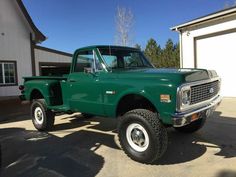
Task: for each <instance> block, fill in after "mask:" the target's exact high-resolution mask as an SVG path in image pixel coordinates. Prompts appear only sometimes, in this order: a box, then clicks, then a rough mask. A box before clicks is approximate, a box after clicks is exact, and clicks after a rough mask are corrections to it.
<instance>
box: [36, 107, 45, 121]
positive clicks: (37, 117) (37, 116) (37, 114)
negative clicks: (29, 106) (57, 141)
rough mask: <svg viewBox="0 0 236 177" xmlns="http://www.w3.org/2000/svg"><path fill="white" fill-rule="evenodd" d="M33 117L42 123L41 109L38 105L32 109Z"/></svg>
mask: <svg viewBox="0 0 236 177" xmlns="http://www.w3.org/2000/svg"><path fill="white" fill-rule="evenodd" d="M34 118H35V120H36V122H37V123H38V124H42V123H43V118H44V117H43V111H42V109H41V108H40V107H36V108H35V110H34Z"/></svg>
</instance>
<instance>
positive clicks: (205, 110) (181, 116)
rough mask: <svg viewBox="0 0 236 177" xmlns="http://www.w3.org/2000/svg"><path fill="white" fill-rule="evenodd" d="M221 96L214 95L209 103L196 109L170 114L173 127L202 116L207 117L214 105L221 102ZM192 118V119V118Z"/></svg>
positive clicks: (183, 124) (214, 107) (188, 122)
mask: <svg viewBox="0 0 236 177" xmlns="http://www.w3.org/2000/svg"><path fill="white" fill-rule="evenodd" d="M221 100H222V98H221V96H218V97H216V98H215V99H214V100H212V101H211V102H210V103H208V104H207V105H205V106H203V107H199V108H197V109H193V110H188V111H186V112H177V113H175V114H173V115H172V121H173V126H174V127H182V126H185V125H187V124H190V123H191V122H193V121H195V120H198V119H200V118H202V117H209V116H210V115H211V114H212V112H213V111H214V110H215V109H216V107H217V106H218V105H219V104H220V103H221ZM193 118H194V119H193Z"/></svg>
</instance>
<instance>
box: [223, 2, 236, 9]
mask: <svg viewBox="0 0 236 177" xmlns="http://www.w3.org/2000/svg"><path fill="white" fill-rule="evenodd" d="M234 6H236V0H235V1H234V2H232V3H230V2H229V1H226V2H225V4H224V9H228V8H230V7H234Z"/></svg>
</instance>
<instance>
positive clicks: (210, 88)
mask: <svg viewBox="0 0 236 177" xmlns="http://www.w3.org/2000/svg"><path fill="white" fill-rule="evenodd" d="M219 90H220V85H219V81H218V80H217V81H214V82H209V83H205V84H201V85H194V86H191V103H190V104H191V105H192V104H196V103H199V102H202V101H206V100H209V99H211V98H213V97H214V96H215V95H217V93H218V92H219Z"/></svg>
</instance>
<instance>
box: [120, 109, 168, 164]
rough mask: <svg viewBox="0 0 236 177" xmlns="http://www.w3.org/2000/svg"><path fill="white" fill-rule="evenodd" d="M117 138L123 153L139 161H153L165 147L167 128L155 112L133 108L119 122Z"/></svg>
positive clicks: (162, 152) (161, 153) (160, 154)
mask: <svg viewBox="0 0 236 177" xmlns="http://www.w3.org/2000/svg"><path fill="white" fill-rule="evenodd" d="M118 131H119V133H118V134H119V140H120V144H121V147H122V148H123V150H124V151H125V153H126V154H127V155H128V156H129V157H130V158H131V159H133V160H135V161H138V162H141V163H153V162H154V161H156V160H157V159H159V158H160V157H161V156H162V155H163V154H164V152H165V151H166V149H167V142H168V137H167V130H166V128H165V127H164V126H163V125H162V123H161V121H160V119H159V118H158V116H157V114H155V113H153V112H151V111H149V110H145V109H135V110H132V111H129V112H127V113H126V114H125V115H124V116H123V117H122V118H121V120H120V122H119V128H118Z"/></svg>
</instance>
